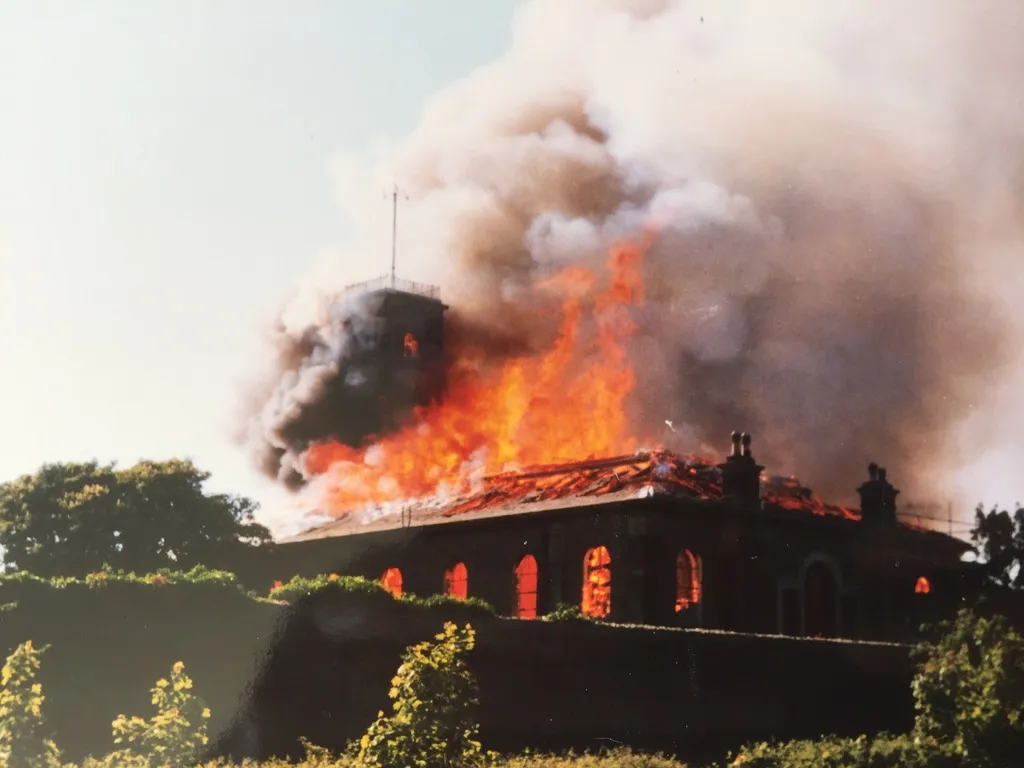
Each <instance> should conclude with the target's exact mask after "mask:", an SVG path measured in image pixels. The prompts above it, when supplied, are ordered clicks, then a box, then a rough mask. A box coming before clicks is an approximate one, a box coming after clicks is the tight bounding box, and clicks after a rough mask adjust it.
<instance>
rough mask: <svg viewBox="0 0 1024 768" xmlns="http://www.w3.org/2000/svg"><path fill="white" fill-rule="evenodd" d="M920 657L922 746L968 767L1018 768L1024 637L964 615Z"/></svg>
mask: <svg viewBox="0 0 1024 768" xmlns="http://www.w3.org/2000/svg"><path fill="white" fill-rule="evenodd" d="M938 629H939V630H940V631H941V633H942V634H941V636H940V637H939V638H938V639H937V640H936V641H935V642H934V643H924V644H922V645H921V646H920V647H919V648H918V649H917V652H916V653H917V656H918V658H919V659H920V666H919V668H918V672H917V675H916V676H915V677H914V682H913V693H914V700H915V704H916V709H917V720H916V724H915V726H914V737H915V740H916V742H917V743H918V744H919V745H921V746H922V747H924V748H927V749H936V748H938V747H940V746H943V747H946V748H949V749H951V750H952V752H953V754H955V755H957V756H958V757H959V758H960V762H959V763H958V764H959V765H963V766H975V765H976V766H1002V765H1019V764H1020V763H1019V759H1020V756H1021V755H1022V754H1024V637H1022V636H1021V635H1020V634H1019V633H1017V632H1016V631H1015V630H1014V629H1013V628H1012V627H1010V625H1009V623H1008V622H1007V621H1006V620H1005V619H1003V618H1002V617H999V616H996V617H993V618H991V619H989V618H985V617H981V616H977V615H976V614H974V613H972V612H971V611H968V610H962V611H960V613H959V614H958V615H957V617H956V620H955V621H952V622H945V623H943V624H941V625H939V627H938Z"/></svg>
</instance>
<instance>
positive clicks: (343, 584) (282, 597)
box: [268, 573, 390, 603]
mask: <svg viewBox="0 0 1024 768" xmlns="http://www.w3.org/2000/svg"><path fill="white" fill-rule="evenodd" d="M323 589H338V590H341V591H342V592H355V593H359V594H364V595H376V596H379V597H384V596H385V595H388V596H390V593H389V592H388V591H387V590H386V589H384V587H383V585H381V583H380V582H378V581H372V580H371V579H364V578H363V577H362V576H339V575H338V574H336V573H332V574H329V575H326V576H315V577H313V578H311V579H310V578H306V577H304V576H294V577H292V578H291V579H290V580H289V581H287V582H280V581H275V582H274V586H273V587H272V588H271V590H270V594H269V595H268V597H269V598H270V599H271V600H275V601H278V602H286V603H291V602H294V601H296V600H298V599H300V598H302V597H305V596H306V595H311V594H313V593H314V592H319V591H320V590H323Z"/></svg>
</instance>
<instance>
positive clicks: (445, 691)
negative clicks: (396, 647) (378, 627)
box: [359, 622, 484, 768]
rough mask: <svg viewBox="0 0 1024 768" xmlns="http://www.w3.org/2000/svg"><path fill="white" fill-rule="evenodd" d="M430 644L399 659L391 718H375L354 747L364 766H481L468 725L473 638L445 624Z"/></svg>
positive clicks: (472, 696)
mask: <svg viewBox="0 0 1024 768" xmlns="http://www.w3.org/2000/svg"><path fill="white" fill-rule="evenodd" d="M434 640H435V642H429V641H428V642H424V643H420V644H418V645H414V646H412V647H411V648H409V649H408V650H407V651H406V653H405V654H404V656H403V657H402V665H401V666H400V667H399V668H398V673H397V674H396V675H395V677H394V678H392V680H391V684H392V687H391V690H390V691H389V692H388V695H389V697H390V698H391V699H392V701H393V703H392V707H393V709H394V714H393V715H390V716H387V715H385V714H384V712H381V713H380V714H379V715H378V717H377V720H376V722H374V723H373V724H372V725H371V726H370V728H369V730H367V732H366V734H365V735H364V736H363V738H362V739H361V741H360V743H359V759H360V761H361V762H362V763H363V764H364V765H366V766H380V767H383V768H387V767H388V766H408V767H409V768H412V767H413V766H418V767H422V768H433V767H434V766H451V767H452V768H459V767H460V766H471V765H477V764H479V763H480V762H482V760H483V757H484V756H483V751H482V748H481V745H480V741H479V740H478V730H479V728H478V726H477V724H476V722H475V721H474V719H473V710H474V709H475V707H476V704H477V699H476V683H475V681H474V679H473V676H472V675H471V674H470V671H469V668H468V667H467V666H466V662H465V655H466V654H467V653H468V652H469V651H470V650H472V649H473V646H474V643H475V641H476V640H475V633H474V632H473V628H472V627H470V626H469V625H466V627H465V629H463V630H460V629H459V628H458V627H456V626H455V625H454V624H452V623H451V622H448V623H446V624H445V625H444V629H443V630H442V632H441V633H440V634H438V635H436V636H435V638H434Z"/></svg>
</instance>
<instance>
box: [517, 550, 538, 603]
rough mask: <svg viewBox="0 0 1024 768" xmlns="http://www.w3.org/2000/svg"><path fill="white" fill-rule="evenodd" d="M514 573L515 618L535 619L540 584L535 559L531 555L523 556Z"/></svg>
mask: <svg viewBox="0 0 1024 768" xmlns="http://www.w3.org/2000/svg"><path fill="white" fill-rule="evenodd" d="M515 573H516V618H517V619H535V618H537V606H538V600H537V595H538V586H539V583H540V568H539V566H538V565H537V558H535V557H534V556H533V555H530V554H526V555H523V557H522V559H521V560H520V561H519V563H518V564H517V565H516V567H515Z"/></svg>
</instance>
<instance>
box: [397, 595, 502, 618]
mask: <svg viewBox="0 0 1024 768" xmlns="http://www.w3.org/2000/svg"><path fill="white" fill-rule="evenodd" d="M402 599H403V600H406V601H408V602H411V603H413V604H415V605H419V606H420V607H422V608H443V607H452V608H458V609H459V610H460V611H465V610H467V609H468V610H469V611H470V612H478V613H480V614H482V615H491V616H494V615H496V614H497V611H495V610H494V606H493V605H491V604H490V603H488V602H487V601H486V600H482V599H481V598H479V597H472V596H470V597H466V598H462V597H455V596H454V595H428V596H427V597H417V596H416V595H412V594H407V595H404V596H403V597H402Z"/></svg>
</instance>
